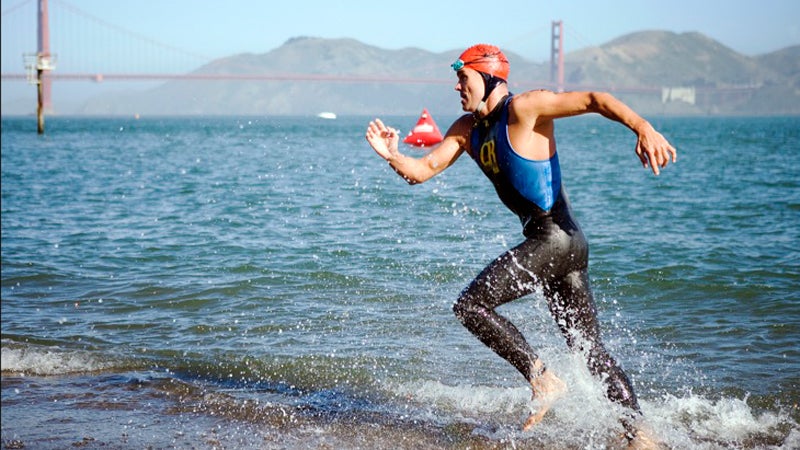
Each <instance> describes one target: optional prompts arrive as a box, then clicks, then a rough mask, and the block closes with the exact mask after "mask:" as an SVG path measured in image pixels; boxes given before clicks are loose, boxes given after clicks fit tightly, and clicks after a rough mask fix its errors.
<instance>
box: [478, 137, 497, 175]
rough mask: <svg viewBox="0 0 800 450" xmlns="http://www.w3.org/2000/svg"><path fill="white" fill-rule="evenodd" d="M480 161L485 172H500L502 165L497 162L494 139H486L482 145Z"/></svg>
mask: <svg viewBox="0 0 800 450" xmlns="http://www.w3.org/2000/svg"><path fill="white" fill-rule="evenodd" d="M479 156H480V163H481V167H482V168H483V170H484V172H486V173H492V174H495V175H496V174H498V173H500V166H499V165H498V164H497V152H496V151H495V143H494V139H491V140H489V141H486V142H484V143H483V145H481V151H480V155H479Z"/></svg>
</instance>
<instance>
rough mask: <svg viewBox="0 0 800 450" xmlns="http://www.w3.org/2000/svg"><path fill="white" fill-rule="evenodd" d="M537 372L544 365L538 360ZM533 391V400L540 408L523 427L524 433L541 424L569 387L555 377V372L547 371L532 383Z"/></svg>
mask: <svg viewBox="0 0 800 450" xmlns="http://www.w3.org/2000/svg"><path fill="white" fill-rule="evenodd" d="M536 365H538V366H539V367H537V368H536V369H537V370H540V369H539V368H541V367H542V366H543V365H542V363H541V362H539V361H538V360H537V361H536ZM531 390H533V397H532V398H531V399H532V400H535V401H536V402H537V403H538V404H539V408H538V409H537V410H536V411H534V412H533V413H532V414H531V415H530V416H529V417H528V420H526V421H525V424H523V425H522V431H528V430H530V429H531V427H533V426H534V425H536V424H537V423H539V422H541V421H542V419H543V418H544V415H545V414H547V411H549V410H550V407H551V406H552V405H553V403H555V401H556V400H558V399H559V398H560V397H561V396H563V395H564V393H565V392H566V391H567V385H566V383H564V382H563V381H561V379H560V378H558V377H557V376H555V375H553V372H551V371H549V370H545V371H544V372H542V374H541V375H539V376H538V377H536V378H534V379H533V380H532V381H531Z"/></svg>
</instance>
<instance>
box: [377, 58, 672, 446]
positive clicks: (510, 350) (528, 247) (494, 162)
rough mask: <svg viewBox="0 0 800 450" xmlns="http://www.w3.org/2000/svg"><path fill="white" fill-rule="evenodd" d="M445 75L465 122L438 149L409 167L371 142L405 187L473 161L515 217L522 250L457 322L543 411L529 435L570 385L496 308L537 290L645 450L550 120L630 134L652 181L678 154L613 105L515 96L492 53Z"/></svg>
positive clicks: (388, 134)
mask: <svg viewBox="0 0 800 450" xmlns="http://www.w3.org/2000/svg"><path fill="white" fill-rule="evenodd" d="M452 68H453V69H454V70H455V71H456V75H457V77H458V82H457V83H456V85H455V90H456V91H457V92H459V94H460V95H461V107H462V109H463V110H464V111H466V112H468V113H470V114H465V115H463V116H461V117H460V118H459V119H457V120H456V121H455V122H454V123H453V124H452V125H451V126H450V128H449V129H448V131H447V133H446V135H445V137H444V140H443V141H442V142H441V143H440V144H439V145H438V146H436V147H434V148H433V149H432V150H431V151H430V152H429V153H428V154H427V155H425V156H423V157H421V158H411V157H408V156H405V155H403V154H401V153H400V152H399V150H398V140H399V135H398V131H397V130H395V129H394V128H391V127H387V126H386V125H384V124H383V122H381V121H380V120H379V119H375V120H374V121H372V122H370V124H369V126H368V128H367V132H366V139H367V141H368V142H369V144H370V146H371V147H372V148H373V149H374V150H375V152H376V153H377V154H378V155H380V156H381V157H382V158H384V159H385V160H386V161H387V162H388V163H389V165H391V167H392V168H393V169H394V170H395V171H396V172H397V173H398V174H399V175H400V176H402V177H403V178H404V179H405V180H406V181H407V182H408V183H409V184H416V183H422V182H424V181H426V180H428V179H430V178H431V177H433V176H434V175H436V174H438V173H440V172H441V171H443V170H445V169H446V168H448V167H450V166H451V165H452V164H453V163H454V162H455V161H456V159H458V158H459V157H460V156H461V155H462V154H463V153H464V152H466V153H468V154H469V155H470V156H471V157H472V158H473V159H474V160H475V161H476V162H477V163H478V165H479V166H480V167H481V169H482V170H483V172H484V174H485V175H486V176H487V177H488V178H489V180H491V182H492V183H493V184H494V187H495V189H496V191H497V194H498V195H499V197H500V200H501V201H502V202H503V203H504V204H505V205H506V206H507V207H508V208H509V209H510V210H511V211H513V212H514V213H516V214H517V215H518V216H519V218H520V220H521V222H522V232H523V235H524V236H525V240H524V241H523V242H522V243H521V244H519V245H517V246H516V247H514V248H512V249H510V250H508V251H507V252H506V253H504V254H502V255H500V256H499V257H498V258H497V259H496V260H494V261H493V262H491V263H490V264H489V265H488V266H487V267H486V268H485V269H484V270H483V271H482V272H481V273H480V274H479V275H478V276H477V277H476V278H475V279H474V280H473V281H472V283H470V284H469V286H468V287H467V288H466V289H464V291H463V292H461V295H460V296H459V298H458V300H457V301H456V302H455V304H454V306H453V310H454V312H455V314H456V316H457V317H458V319H459V320H460V321H461V322H462V323H463V324H464V326H466V328H467V329H469V331H470V332H472V333H473V334H474V335H475V336H476V337H477V338H478V339H479V340H481V342H483V343H484V344H485V345H487V346H488V347H489V348H491V349H492V350H493V351H494V352H495V353H497V354H498V355H500V356H501V357H503V358H504V359H506V360H507V361H508V362H509V363H511V364H512V365H513V366H514V367H515V368H516V369H517V370H518V371H519V372H520V373H521V374H522V375H523V376H524V377H525V379H526V380H527V381H528V382H529V383H530V385H531V389H532V391H533V397H534V399H535V400H537V401H538V403H539V409H538V411H536V412H535V413H533V414H532V415H531V416H530V417H529V418H528V420H527V421H526V422H525V424H524V426H523V429H525V430H527V429H529V428H530V427H532V426H533V425H535V424H536V423H538V422H539V421H540V420H541V419H542V418H543V417H544V415H545V413H546V412H547V410H548V409H549V407H550V405H551V404H552V403H553V401H555V400H556V399H557V398H558V397H559V396H560V395H561V394H562V393H563V391H564V390H565V389H566V386H565V384H564V383H563V382H562V381H561V380H560V379H559V378H558V377H556V376H555V375H554V374H553V373H552V371H550V370H547V368H546V367H545V365H544V363H543V362H542V361H541V360H540V359H539V358H538V356H537V355H536V353H535V352H534V351H533V349H532V348H531V347H530V345H529V344H528V342H527V341H526V340H525V338H524V337H523V335H522V334H521V333H520V332H519V330H518V329H517V328H516V327H515V326H514V325H513V324H512V323H511V322H510V321H509V320H508V319H506V318H505V317H503V316H501V315H499V314H498V313H497V312H496V311H495V308H497V307H498V306H500V305H502V304H504V303H507V302H510V301H512V300H515V299H518V298H520V297H523V296H525V295H528V294H531V293H532V292H534V290H535V289H536V288H537V287H540V288H541V289H542V291H543V292H544V294H545V297H546V298H547V301H548V306H549V309H550V312H551V314H552V315H553V317H554V319H555V320H556V322H557V324H558V326H559V327H560V329H561V332H562V333H563V335H564V336H565V338H566V340H567V344H568V346H569V347H570V348H572V349H576V350H580V351H582V352H583V353H584V354H585V356H586V360H587V365H588V367H589V370H590V371H591V373H592V374H593V375H595V376H597V377H599V378H601V379H602V380H603V383H604V384H605V387H606V390H607V396H608V398H609V399H611V400H612V401H614V402H617V403H619V404H621V405H623V406H625V407H627V408H628V409H629V410H630V412H631V414H630V417H628V418H626V419H623V425H625V428H626V429H627V433H626V436H627V438H628V439H629V441H630V443H631V444H632V445H634V446H637V445H639V444H641V443H643V442H647V441H648V440H649V439H648V438H647V436H646V433H644V432H642V431H641V429H640V428H639V427H638V426H637V425H635V422H636V421H637V419H638V417H639V416H640V414H641V412H640V409H639V404H638V402H637V400H636V395H635V394H634V392H633V388H632V386H631V383H630V381H629V379H628V377H627V376H626V375H625V373H624V372H623V371H622V369H621V368H620V367H619V366H618V365H617V363H616V361H614V359H613V358H612V357H611V355H609V353H608V352H607V351H606V349H605V347H604V346H603V344H602V341H601V339H600V331H599V326H598V323H597V314H596V310H595V305H594V300H593V298H592V293H591V290H590V288H589V277H588V273H587V268H588V246H587V243H586V239H585V237H584V235H583V232H582V231H581V229H580V227H579V225H578V223H577V222H576V221H575V219H574V218H573V217H572V213H571V211H570V204H569V200H568V199H567V196H566V193H565V190H564V186H563V185H562V183H561V170H560V166H559V162H558V154H557V152H556V141H555V136H554V121H555V119H559V118H563V117H569V116H575V115H579V114H586V113H599V114H601V115H603V116H604V117H606V118H608V119H610V120H614V121H617V122H620V123H622V124H623V125H625V126H627V127H628V128H629V129H631V131H633V132H634V133H635V134H636V135H637V138H638V141H637V143H636V155H637V156H638V157H639V160H640V161H641V163H642V165H643V166H644V167H650V169H651V170H652V171H653V173H654V174H655V175H658V174H659V172H660V169H661V168H663V167H665V166H667V164H668V163H669V161H670V159H672V161H673V162H675V159H676V151H675V148H674V147H672V146H671V145H670V144H669V142H667V140H666V139H665V138H664V137H663V136H662V135H661V134H660V133H658V132H657V131H656V130H655V129H653V127H652V126H651V125H650V123H648V122H647V121H646V120H644V119H643V118H642V117H640V116H639V115H638V114H636V113H635V112H634V111H632V110H631V109H630V108H629V107H627V106H626V105H624V104H623V103H622V102H620V101H619V100H617V99H615V98H614V97H612V96H611V95H609V94H605V93H598V92H567V93H553V92H549V91H544V90H539V91H528V92H525V93H522V94H520V95H513V94H511V93H510V92H509V90H508V85H507V80H508V73H509V64H508V60H507V59H506V57H505V55H504V54H503V53H502V52H501V51H500V49H498V48H497V47H495V46H492V45H486V44H478V45H475V46H472V47H470V48H468V49H467V50H465V51H464V52H463V53H462V54H461V56H460V57H459V59H458V60H456V62H455V63H453V65H452Z"/></svg>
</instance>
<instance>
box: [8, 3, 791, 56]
mask: <svg viewBox="0 0 800 450" xmlns="http://www.w3.org/2000/svg"><path fill="white" fill-rule="evenodd" d="M21 1H23V0H0V4H2V10H3V11H6V10H7V9H8V8H9V7H12V6H14V5H16V4H19V3H20V2H21ZM32 1H35V0H32ZM56 2H57V3H59V4H61V5H63V4H67V5H73V6H74V7H76V8H78V9H80V10H82V11H85V12H87V13H89V14H91V15H93V16H95V17H97V18H99V19H101V20H102V21H104V22H106V23H110V24H114V25H116V26H118V27H120V28H124V29H126V30H129V31H132V32H135V33H138V34H141V35H143V36H147V37H150V38H152V39H154V40H156V41H158V42H160V43H164V44H168V45H171V46H174V47H176V48H179V49H181V50H185V51H187V52H192V53H196V54H199V55H204V56H208V57H210V58H219V57H223V56H229V55H232V54H236V53H243V52H252V53H264V52H267V51H269V50H272V49H274V48H276V47H278V46H280V45H281V44H283V43H284V42H285V41H286V40H287V39H289V38H291V37H296V36H317V37H324V38H340V37H348V38H355V39H357V40H359V41H362V42H364V43H367V44H370V45H375V46H378V47H382V48H387V49H397V48H402V47H419V48H423V49H426V50H430V51H436V52H438V51H444V50H452V49H461V48H465V47H466V46H469V45H471V44H473V43H476V42H490V43H495V44H497V45H500V46H501V47H504V48H507V49H509V50H513V51H515V52H517V53H520V54H521V55H522V56H524V57H526V58H528V59H531V60H533V61H545V60H547V59H548V58H549V45H550V42H549V37H550V23H551V21H552V20H563V21H564V25H565V32H564V35H565V44H564V47H565V50H567V51H571V50H576V49H579V48H582V47H586V46H590V45H600V44H603V43H605V42H607V41H609V40H611V39H613V38H616V37H618V36H621V35H623V34H626V33H629V32H633V31H641V30H668V31H674V32H685V31H699V32H701V33H703V34H706V35H707V36H709V37H711V38H713V39H715V40H718V41H720V42H721V43H722V44H724V45H726V46H728V47H731V48H733V49H734V50H736V51H738V52H741V53H744V54H746V55H756V54H761V53H767V52H770V51H774V50H778V49H781V48H783V47H787V46H790V45H796V44H800V1H798V0H669V1H668V0H660V1H648V0H618V1H588V0H572V1H570V0H560V1H556V0H553V1H549V2H542V1H536V0H506V1H499V2H498V1H495V0H485V1H474V0H462V1H451V0H405V1H403V0H397V1H392V2H378V1H374V0H372V1H365V0H328V1H320V0H282V1H281V0H278V1H276V0H224V1H221V0H218V1H204V0H191V1H190V0H114V1H110V0H50V3H51V5H53V6H51V9H52V8H54V7H55V6H56V5H55V3H56Z"/></svg>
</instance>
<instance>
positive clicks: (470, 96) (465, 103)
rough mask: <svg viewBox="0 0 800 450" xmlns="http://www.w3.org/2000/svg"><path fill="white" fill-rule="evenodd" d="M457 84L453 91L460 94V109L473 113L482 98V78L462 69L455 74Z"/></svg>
mask: <svg viewBox="0 0 800 450" xmlns="http://www.w3.org/2000/svg"><path fill="white" fill-rule="evenodd" d="M456 76H457V77H458V82H457V83H456V86H455V89H456V91H458V93H459V94H461V109H462V110H464V111H466V112H472V111H475V108H477V107H478V105H479V104H480V102H481V98H483V91H484V89H485V87H484V85H483V77H482V76H481V74H479V73H478V72H477V71H475V70H472V69H468V68H466V67H465V68H463V69H460V70H459V71H458V72H456Z"/></svg>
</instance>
